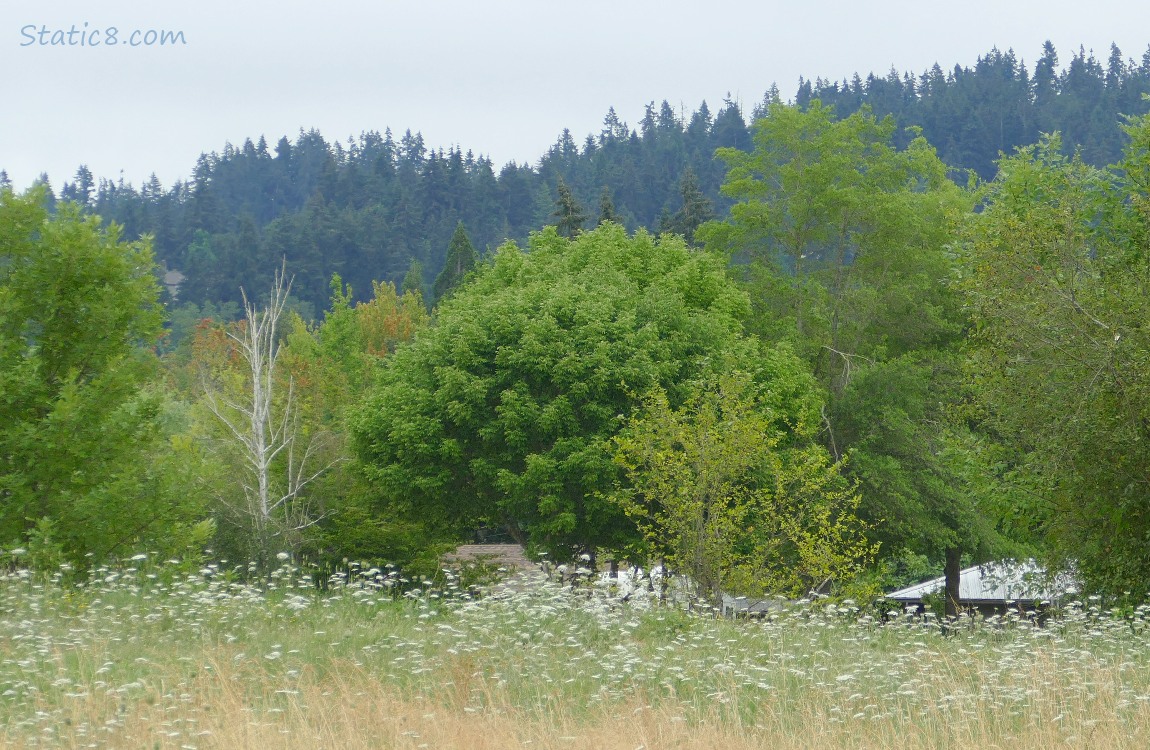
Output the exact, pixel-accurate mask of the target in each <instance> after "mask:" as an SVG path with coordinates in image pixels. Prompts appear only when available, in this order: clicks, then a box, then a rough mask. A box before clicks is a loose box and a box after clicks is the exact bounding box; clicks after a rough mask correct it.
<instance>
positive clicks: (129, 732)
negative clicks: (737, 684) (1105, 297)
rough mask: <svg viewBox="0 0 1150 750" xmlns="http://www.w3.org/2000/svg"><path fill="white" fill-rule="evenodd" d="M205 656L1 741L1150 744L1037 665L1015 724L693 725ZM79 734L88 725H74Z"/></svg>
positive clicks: (783, 712)
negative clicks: (279, 687)
mask: <svg viewBox="0 0 1150 750" xmlns="http://www.w3.org/2000/svg"><path fill="white" fill-rule="evenodd" d="M203 656H204V663H206V664H210V665H211V666H212V667H213V668H212V669H209V670H204V671H202V672H200V673H199V674H198V675H197V676H196V677H195V678H193V679H191V680H188V679H186V678H182V677H181V676H180V675H179V674H172V675H165V674H163V673H156V674H153V675H152V677H151V679H150V681H149V684H147V685H146V686H145V689H144V690H143V691H142V694H141V695H140V696H138V697H137V699H136V700H134V701H132V702H131V703H126V702H118V701H116V700H113V699H112V698H113V697H114V696H109V695H108V694H103V695H89V696H87V697H84V698H80V699H76V700H73V701H71V702H69V704H68V710H67V711H66V712H65V713H63V714H59V715H58V722H57V723H56V725H55V726H54V727H52V730H53V731H43V729H42V730H41V731H40V732H38V733H37V734H35V735H32V736H25V737H22V738H21V737H9V738H8V739H7V741H6V742H0V746H3V747H11V748H19V749H21V750H23V749H24V748H42V747H62V748H84V747H104V748H154V749H156V750H180V749H183V750H187V749H189V748H193V747H194V748H196V749H197V750H216V749H218V750H240V749H251V750H262V749H263V748H284V749H285V750H286V749H298V750H305V749H306V750H319V749H320V748H327V749H330V750H361V749H362V750H368V749H369V748H370V749H372V750H375V749H378V748H389V749H390V748H395V749H397V750H400V749H402V750H419V749H421V748H439V749H442V750H448V749H455V750H505V749H507V748H533V749H536V748H546V749H548V750H551V749H555V750H569V749H571V748H596V749H598V748H602V750H638V748H643V749H644V750H663V749H668V750H669V749H671V748H676V749H681V750H703V749H705V748H706V749H709V748H723V749H724V750H744V749H747V750H750V749H751V748H777V749H778V750H820V749H822V748H899V749H900V750H903V749H910V750H914V749H917V748H932V749H936V748H937V749H941V748H1010V749H1011V750H1025V749H1028V748H1034V749H1035V750H1037V749H1038V748H1043V749H1045V748H1052V747H1082V748H1092V749H1093V748H1097V749H1099V750H1108V749H1110V748H1114V749H1118V748H1141V747H1150V708H1147V707H1146V704H1145V703H1143V704H1142V707H1141V708H1139V710H1138V711H1137V712H1136V713H1135V714H1134V715H1127V716H1126V717H1125V718H1124V720H1122V721H1119V719H1118V716H1119V713H1120V711H1119V709H1118V696H1117V694H1116V693H1115V691H1113V690H1109V691H1108V690H1098V691H1095V692H1094V693H1092V694H1090V695H1087V694H1086V693H1084V692H1083V691H1078V690H1074V689H1068V688H1067V686H1066V685H1062V684H1053V683H1052V681H1051V680H1049V679H1047V678H1046V677H1045V676H1044V674H1045V673H1044V671H1043V670H1042V669H1041V667H1040V668H1038V669H1036V670H1035V673H1034V674H1033V675H1032V676H1031V678H1032V680H1033V685H1034V688H1033V689H1034V695H1033V696H1032V698H1033V699H1034V700H1033V704H1032V706H1033V708H1034V709H1037V710H1031V711H1030V712H1028V714H1027V715H1026V716H1024V717H1021V718H1018V719H1017V720H1010V721H1004V717H1003V716H1002V715H1000V714H998V713H996V712H995V711H993V710H991V711H986V710H985V706H984V707H983V709H984V710H981V711H976V710H975V709H976V708H978V703H979V702H978V701H966V700H956V701H953V703H954V706H953V708H952V710H950V711H949V712H947V711H943V712H938V713H935V714H933V715H931V716H929V717H923V720H922V721H920V722H914V721H911V722H909V723H906V722H902V721H890V720H884V719H879V720H876V719H871V718H866V717H859V718H856V719H848V720H846V721H841V722H838V723H832V722H830V721H829V720H828V719H829V718H830V717H831V716H833V715H834V712H833V711H831V710H830V709H831V705H830V702H829V701H826V700H821V699H820V698H819V696H818V695H817V694H815V693H811V694H809V695H807V696H806V699H807V700H806V702H805V703H800V704H797V705H796V704H794V703H793V702H792V703H790V704H787V702H786V701H781V700H775V699H768V700H765V701H763V702H762V703H761V704H760V705H759V706H758V709H759V714H758V715H759V719H760V720H759V721H758V722H757V723H756V724H753V725H752V724H746V723H742V722H740V721H738V720H736V719H734V718H733V717H732V716H731V715H730V714H729V712H728V711H727V710H726V708H725V706H724V705H722V704H716V706H715V708H714V709H713V710H711V711H704V712H702V713H701V714H699V715H696V716H694V717H692V718H690V719H687V718H685V717H684V716H683V713H684V712H683V711H682V710H679V708H677V707H675V706H674V705H673V704H672V703H671V702H668V701H662V702H661V703H660V704H659V705H657V706H656V707H652V706H651V705H650V704H648V703H646V702H645V701H644V700H643V698H642V696H634V697H633V698H632V699H630V700H627V701H624V702H622V703H619V704H615V705H612V706H610V707H609V708H598V709H591V710H587V707H586V706H583V707H574V706H571V707H564V706H562V705H559V704H558V701H554V702H553V703H552V704H551V705H549V706H547V707H546V708H545V709H543V710H535V711H531V712H525V711H522V710H520V709H516V708H514V707H511V706H507V705H500V701H501V700H502V699H503V698H504V696H501V695H500V693H499V691H498V690H494V689H493V690H490V691H488V692H487V696H486V699H487V700H488V701H489V702H490V704H489V705H488V707H486V708H484V709H479V710H477V709H474V708H472V707H471V705H470V704H471V703H473V702H474V701H473V696H474V688H476V686H475V685H470V686H469V688H468V689H466V690H463V689H459V688H458V686H455V685H446V686H445V689H444V691H443V692H442V694H440V695H438V696H434V697H433V698H418V699H416V698H410V697H408V698H404V697H401V696H399V695H397V694H396V691H395V690H394V689H392V688H389V687H388V686H387V685H385V684H384V683H381V682H380V681H379V680H377V679H374V678H373V677H372V676H371V675H370V674H368V673H367V672H365V671H364V670H363V669H362V668H360V667H357V666H355V665H353V664H350V663H349V664H339V665H332V669H330V670H328V671H327V673H326V676H325V677H324V678H322V679H316V678H315V677H314V676H313V675H311V674H304V675H302V676H301V677H300V679H299V680H298V681H297V682H296V688H295V689H294V690H292V691H279V692H267V693H263V694H256V695H254V696H253V694H252V692H251V690H250V685H251V681H250V680H251V678H252V676H253V675H251V674H245V673H243V671H242V670H238V669H235V668H233V667H231V666H230V664H231V659H230V658H227V657H229V654H214V655H213V654H211V653H206V654H204V655H203ZM213 656H223V657H225V658H222V659H213V658H212V657H213ZM951 666H956V665H951ZM1084 679H1087V680H1090V681H1093V682H1095V683H1096V684H1104V683H1108V682H1110V683H1111V684H1117V683H1116V682H1114V681H1113V680H1110V679H1108V676H1107V675H1104V674H1094V675H1084ZM269 682H270V680H269ZM173 688H174V690H173ZM177 691H178V692H177ZM556 697H558V696H556ZM940 697H942V696H940ZM1060 715H1061V716H1060ZM78 727H84V730H83V731H81V732H76V731H73V730H74V729H75V728H78Z"/></svg>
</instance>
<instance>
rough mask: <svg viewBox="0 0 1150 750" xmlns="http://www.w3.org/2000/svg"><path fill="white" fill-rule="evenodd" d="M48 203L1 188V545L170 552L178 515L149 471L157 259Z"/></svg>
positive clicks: (82, 555)
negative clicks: (155, 547)
mask: <svg viewBox="0 0 1150 750" xmlns="http://www.w3.org/2000/svg"><path fill="white" fill-rule="evenodd" d="M42 204H43V196H42V195H41V194H40V193H38V192H36V191H32V192H30V193H28V194H26V195H24V196H22V197H18V196H16V195H14V194H13V193H12V192H11V191H7V190H5V191H0V540H2V541H3V542H5V543H12V542H19V541H21V540H22V538H24V537H25V536H26V535H28V534H29V533H30V532H38V534H39V536H40V541H41V542H44V541H46V540H45V539H44V538H43V537H44V536H45V535H49V536H51V537H52V541H54V542H55V543H56V545H58V548H59V549H60V550H61V551H63V552H64V553H65V554H66V555H67V556H69V557H71V558H72V559H73V560H74V561H76V562H79V563H88V562H91V561H93V560H96V561H98V560H100V559H102V558H104V557H106V556H107V555H109V554H113V553H124V552H128V551H130V549H131V547H132V546H133V545H135V544H136V543H141V544H147V543H149V540H150V541H151V542H155V543H158V544H161V545H162V546H163V547H164V548H167V547H168V544H167V543H166V542H165V537H167V536H168V535H170V534H172V530H173V529H172V524H174V523H175V522H176V520H177V518H178V517H179V516H180V508H179V503H178V502H176V501H174V500H172V497H173V493H172V492H167V491H165V490H164V488H163V485H164V484H165V483H170V480H171V479H172V475H171V474H168V475H163V476H157V475H156V473H155V471H156V467H154V466H152V465H151V459H152V458H153V454H154V453H155V449H156V445H157V443H156V438H157V436H158V435H159V434H160V432H159V417H160V414H161V409H162V401H161V399H160V398H158V397H157V396H155V395H148V394H147V393H145V392H143V390H142V386H143V385H144V384H145V383H146V381H147V380H148V378H149V377H150V376H151V375H152V374H153V373H154V369H153V367H152V364H151V363H152V360H153V357H152V355H151V354H150V353H149V352H147V350H146V347H149V346H152V345H154V344H155V342H156V340H157V338H158V336H159V334H160V323H161V311H160V308H159V305H158V304H157V299H158V296H159V285H158V283H157V281H156V278H155V270H154V265H153V262H152V254H151V250H150V248H149V246H148V244H147V243H146V242H135V243H130V244H125V243H121V242H120V241H119V236H118V230H117V229H116V228H115V227H109V228H103V227H101V224H100V220H99V219H98V218H96V217H83V216H81V214H80V210H79V207H78V206H77V205H75V204H73V203H68V202H64V203H61V204H59V205H58V207H57V212H56V214H55V215H54V216H50V215H49V214H48V213H47V212H46V210H45V209H44V208H43V207H42ZM89 553H90V554H91V556H92V557H90V558H89V557H86V556H87V555H88V554H89Z"/></svg>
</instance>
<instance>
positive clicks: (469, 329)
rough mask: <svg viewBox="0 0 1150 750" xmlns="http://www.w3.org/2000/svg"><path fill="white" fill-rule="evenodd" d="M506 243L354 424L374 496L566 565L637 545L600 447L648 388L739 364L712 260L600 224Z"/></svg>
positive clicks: (728, 304) (747, 349)
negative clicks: (484, 529)
mask: <svg viewBox="0 0 1150 750" xmlns="http://www.w3.org/2000/svg"><path fill="white" fill-rule="evenodd" d="M530 249H531V252H529V253H527V252H524V251H523V250H521V249H520V248H519V247H517V246H516V245H515V244H513V243H509V244H506V245H504V246H503V247H502V248H500V249H499V251H498V252H497V253H496V255H495V256H494V258H493V260H492V262H491V263H490V264H489V265H486V266H483V267H482V268H481V269H480V270H478V271H477V272H476V274H475V276H474V278H473V280H472V282H471V283H469V284H468V285H467V286H465V287H462V288H460V289H459V290H458V292H457V293H456V294H454V295H452V296H451V297H450V298H449V299H448V300H447V301H446V302H444V303H443V305H442V306H441V307H440V309H439V312H438V316H437V321H436V325H435V326H433V327H432V328H430V329H428V330H427V331H426V332H425V333H424V334H422V335H420V336H419V337H417V338H416V340H415V341H414V342H413V344H412V345H411V346H409V347H406V348H400V349H399V350H398V351H397V352H396V353H395V355H394V357H392V358H391V360H390V363H389V366H388V367H387V368H386V370H385V372H384V373H383V374H382V376H381V379H380V383H379V385H378V387H377V388H376V390H375V392H374V393H373V395H372V396H371V398H369V399H368V400H367V402H366V403H365V404H364V406H363V408H362V410H361V411H360V413H359V415H358V417H357V418H356V419H355V420H354V423H353V429H352V432H353V439H354V446H355V450H356V452H357V454H358V456H359V458H360V459H361V460H362V463H363V468H364V471H365V472H366V475H367V476H368V478H369V479H370V480H371V481H372V482H373V484H374V486H375V487H376V488H377V491H378V493H379V495H380V500H381V502H382V503H383V504H385V505H386V506H387V507H388V508H389V509H390V510H391V511H392V512H408V513H412V514H416V515H418V516H420V517H421V518H425V519H428V520H430V521H434V522H436V523H437V524H438V525H439V526H440V527H441V528H448V529H453V530H455V531H457V532H461V533H462V532H465V531H466V530H468V529H473V528H475V527H476V526H478V525H480V524H491V525H498V526H505V527H507V528H509V529H510V530H511V531H512V533H513V534H515V535H516V536H517V537H518V538H519V539H521V540H523V541H527V542H529V543H533V544H534V545H535V546H537V547H539V548H544V549H548V550H550V551H551V552H552V553H553V554H556V555H558V556H562V557H570V556H571V555H573V554H576V553H579V552H591V553H592V554H593V553H594V551H595V549H597V548H609V549H614V550H624V549H625V548H627V547H628V546H629V545H637V544H639V538H638V534H637V532H636V531H635V526H634V523H632V522H629V520H628V519H627V518H626V516H625V514H624V513H623V511H622V509H621V507H620V506H619V505H618V504H616V503H613V502H611V501H610V500H609V499H607V497H606V496H607V495H608V494H609V493H610V492H611V491H612V490H613V488H614V486H615V483H616V481H617V480H618V479H619V478H620V476H621V470H620V468H619V467H618V466H617V465H616V464H615V463H614V461H613V458H612V456H613V452H614V451H613V450H612V449H611V447H610V445H609V441H610V439H611V437H612V436H613V435H614V434H615V433H616V432H617V431H618V430H619V429H621V427H622V424H623V422H624V420H625V419H626V418H627V416H628V415H629V414H631V412H632V410H633V409H634V408H635V406H636V404H637V403H638V401H639V398H640V395H641V394H643V393H645V392H646V391H647V390H648V389H651V388H653V387H656V386H658V387H660V388H662V389H663V390H665V391H666V393H667V395H668V398H669V399H670V402H671V403H672V405H674V406H676V407H677V406H678V405H679V404H681V403H682V401H683V399H684V398H685V396H686V393H687V391H688V390H689V388H688V385H687V384H688V383H689V382H690V381H692V380H693V379H696V378H699V377H701V376H702V375H703V374H705V373H708V372H717V371H721V370H723V369H725V368H727V367H729V366H731V365H732V363H735V362H740V361H744V362H745V361H748V360H753V359H754V358H755V356H756V351H757V346H756V345H755V344H753V343H752V342H749V341H747V340H745V339H743V337H742V335H741V324H740V318H741V317H742V316H743V315H744V314H745V313H746V312H747V299H746V296H745V295H744V294H743V293H742V292H740V291H739V290H738V289H737V288H736V287H735V285H734V284H733V283H732V282H731V281H729V280H728V278H727V275H726V271H725V267H724V266H725V263H724V262H723V260H722V259H720V258H718V257H716V256H713V255H710V254H706V253H702V252H693V251H691V250H689V249H688V248H687V247H686V246H685V245H684V244H683V242H682V240H680V239H677V238H674V237H670V236H668V237H665V238H662V239H656V238H654V237H652V236H650V235H649V234H647V233H645V232H639V233H637V234H636V235H635V236H633V237H628V236H627V234H626V233H625V231H624V230H623V228H622V227H620V226H619V225H616V224H604V225H603V226H601V227H599V228H598V229H596V230H594V231H591V232H586V233H583V234H580V235H579V236H577V237H576V238H575V239H574V240H568V239H565V238H563V237H561V236H559V234H558V233H557V232H556V231H555V229H553V228H548V229H546V230H545V231H544V232H542V233H540V234H537V235H534V236H533V238H532V241H531V248H530Z"/></svg>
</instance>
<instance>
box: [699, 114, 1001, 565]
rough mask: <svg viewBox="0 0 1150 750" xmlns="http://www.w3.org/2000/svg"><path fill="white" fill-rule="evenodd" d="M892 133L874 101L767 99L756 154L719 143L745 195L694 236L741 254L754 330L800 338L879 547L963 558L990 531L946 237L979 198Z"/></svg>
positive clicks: (831, 441)
mask: <svg viewBox="0 0 1150 750" xmlns="http://www.w3.org/2000/svg"><path fill="white" fill-rule="evenodd" d="M895 135H896V129H895V125H894V121H893V120H892V119H891V118H889V117H888V118H885V119H882V120H879V119H877V118H875V117H874V116H873V115H871V114H870V113H869V112H868V111H866V110H864V111H861V112H856V113H855V114H853V115H851V116H849V117H847V118H844V119H841V120H840V119H836V118H835V117H834V113H833V112H832V111H831V110H830V109H829V108H827V107H824V106H822V105H821V104H820V103H819V102H818V101H817V100H815V101H812V102H810V104H809V106H808V108H807V109H806V110H805V111H804V110H800V109H798V108H796V107H792V106H786V105H782V104H779V103H773V104H770V105H769V106H768V108H767V110H766V112H765V116H764V117H762V118H761V119H760V120H758V121H757V122H756V124H755V126H754V146H755V147H754V150H753V151H752V152H750V153H747V152H742V151H737V150H734V149H720V150H719V156H720V157H721V158H722V159H723V160H724V161H726V162H727V164H728V165H729V166H730V172H729V174H728V178H727V182H726V183H725V184H724V187H723V192H724V193H725V194H727V195H728V196H730V197H731V198H734V199H736V200H737V201H738V202H737V203H736V204H735V205H734V206H733V207H732V209H731V216H730V219H729V220H728V221H727V222H725V223H722V224H716V223H711V224H708V225H706V226H704V227H703V228H701V229H700V230H699V232H698V235H699V236H701V237H702V238H703V239H704V241H706V242H707V243H708V244H709V245H710V246H711V247H718V248H722V249H724V250H726V251H727V252H728V253H729V254H731V256H732V257H733V258H734V259H735V260H736V261H737V263H738V264H739V265H738V266H737V268H739V269H740V270H741V271H742V272H743V273H744V275H745V276H744V277H745V279H746V282H747V285H748V289H749V290H750V291H751V293H752V301H753V304H754V305H755V316H754V319H753V321H752V322H751V324H750V325H751V328H752V330H754V331H757V332H759V333H760V334H761V335H763V336H764V337H765V338H766V339H768V340H786V341H791V342H793V345H794V347H795V348H796V350H797V351H798V352H799V353H800V354H801V355H802V356H803V357H804V358H805V359H807V361H808V362H809V363H810V365H811V367H812V368H813V370H814V372H815V374H816V377H817V378H818V379H819V381H820V383H821V384H822V386H823V387H824V388H825V389H826V391H827V393H828V395H829V400H828V405H827V408H826V411H825V412H824V414H823V428H824V431H823V437H824V440H825V443H826V445H827V447H828V448H829V449H830V450H831V451H832V453H833V454H834V455H835V456H836V457H837V456H842V455H846V454H848V453H852V454H853V456H852V458H851V460H850V461H849V462H848V470H849V471H850V472H851V473H852V475H853V476H854V477H855V478H856V479H858V480H859V483H860V491H861V492H862V496H863V502H862V505H861V508H860V512H861V514H862V515H863V516H864V517H865V518H866V519H867V520H868V521H869V522H871V523H872V524H873V527H874V529H875V531H874V533H875V538H876V539H879V540H881V541H883V542H884V552H886V553H889V554H899V553H900V552H901V551H902V550H903V549H906V548H909V549H911V550H913V551H915V552H918V553H923V554H928V555H930V556H931V557H934V558H935V559H938V558H939V557H941V556H942V553H943V552H944V551H945V552H946V557H947V560H948V562H950V563H951V564H952V565H951V567H952V572H954V571H957V567H956V566H957V563H958V560H959V558H960V556H961V554H962V553H963V552H964V551H965V552H968V553H974V554H986V553H987V551H988V549H987V546H988V542H989V541H992V540H993V538H994V536H995V535H994V534H993V533H991V530H990V529H989V528H988V527H987V526H986V525H985V524H983V523H981V517H980V515H979V513H978V512H977V507H976V505H977V503H976V502H974V499H975V498H974V495H973V494H972V493H971V492H969V491H968V488H967V487H965V486H963V484H962V483H961V482H960V481H959V480H958V478H959V477H961V476H965V474H964V471H963V467H964V466H966V463H965V462H966V458H965V457H963V458H962V459H961V460H959V459H960V457H962V456H965V454H963V453H962V452H961V451H959V452H956V451H954V450H952V449H951V447H952V442H954V441H958V442H962V440H961V439H960V438H961V437H962V434H963V431H962V429H961V426H955V427H954V429H953V430H952V429H951V426H950V425H949V424H948V416H949V414H948V412H949V406H950V405H951V404H953V403H955V402H957V401H959V400H960V399H961V398H962V397H963V393H962V380H961V378H960V377H958V376H957V375H956V373H957V371H958V369H959V368H958V357H959V355H958V349H957V346H958V344H959V342H960V341H961V338H962V333H963V330H964V325H965V321H964V318H963V315H962V308H961V299H960V297H959V295H958V294H957V293H956V292H955V291H954V289H953V288H952V287H951V285H950V284H948V280H949V279H950V277H951V275H952V273H953V262H952V260H951V257H950V255H949V254H948V249H947V248H948V246H949V244H950V243H952V242H954V241H955V238H956V237H957V230H958V228H959V226H960V225H961V220H962V219H963V217H964V216H966V215H967V213H968V212H969V209H970V204H971V199H970V197H969V196H968V195H967V194H966V193H965V192H964V191H963V190H961V189H959V188H958V187H957V186H955V185H954V184H953V183H952V182H951V181H950V180H948V179H947V172H948V169H947V167H946V165H945V164H943V163H942V162H941V161H940V160H939V158H938V156H937V155H936V154H935V152H934V150H933V149H932V148H931V147H930V145H929V144H928V143H927V142H926V141H925V140H924V139H922V138H921V137H915V138H913V139H912V140H911V142H910V143H909V145H908V146H907V147H906V148H902V149H900V148H897V147H896V146H895V144H894V137H895Z"/></svg>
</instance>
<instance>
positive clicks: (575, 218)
mask: <svg viewBox="0 0 1150 750" xmlns="http://www.w3.org/2000/svg"><path fill="white" fill-rule="evenodd" d="M557 190H558V191H559V198H558V199H557V200H556V201H555V211H554V213H552V214H551V215H552V216H554V217H555V218H556V219H558V220H559V221H558V222H557V223H556V228H557V229H558V230H559V234H560V235H561V236H563V237H568V238H570V237H574V236H575V235H577V234H579V232H580V231H582V229H583V222H585V221H587V214H585V213H583V207H582V206H580V205H579V202H578V201H577V200H575V196H574V195H572V194H571V189H570V188H569V187H567V183H566V182H564V181H563V178H562V177H560V178H559V185H558V188H557Z"/></svg>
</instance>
